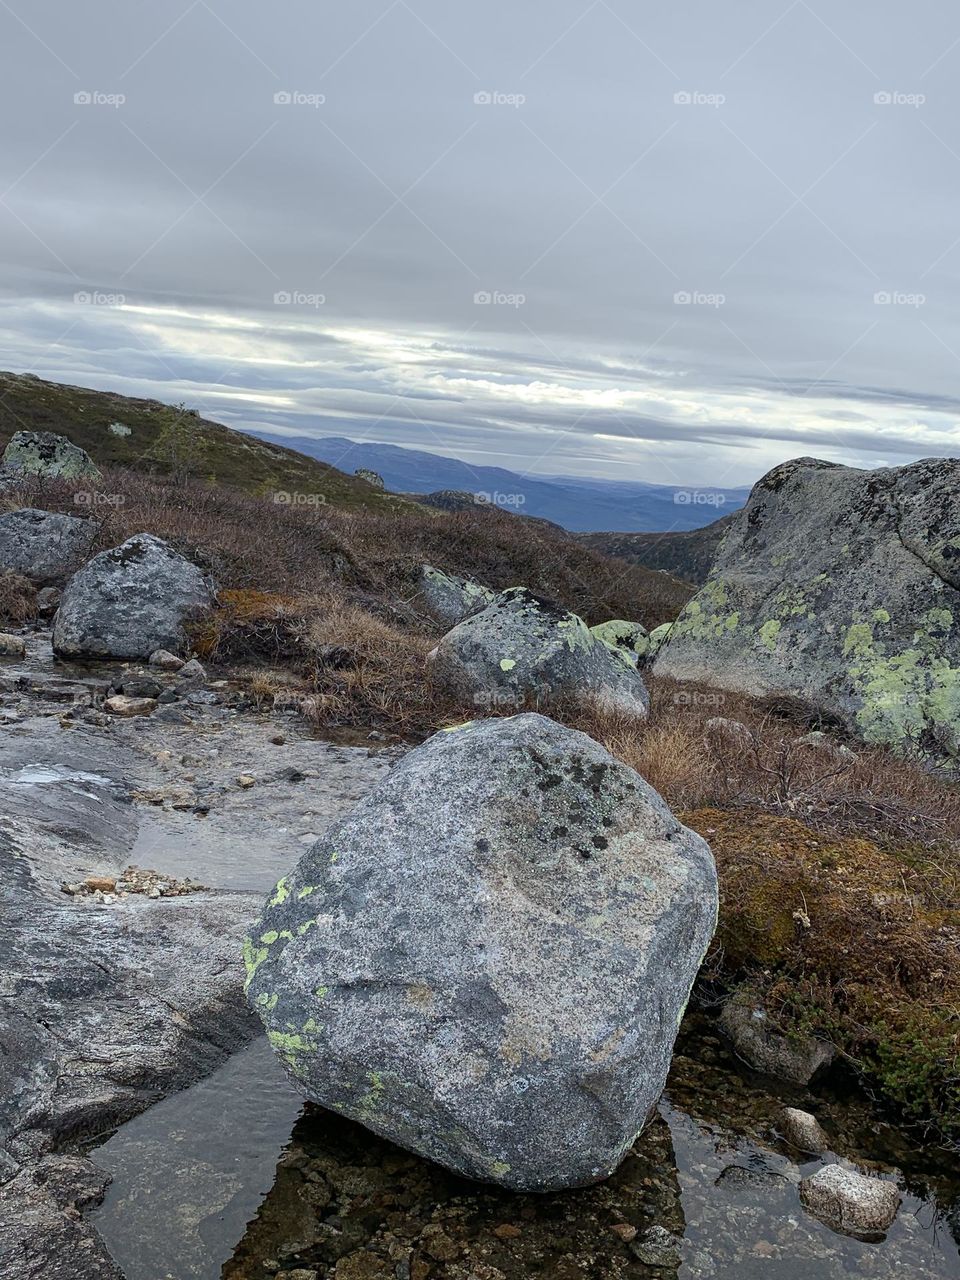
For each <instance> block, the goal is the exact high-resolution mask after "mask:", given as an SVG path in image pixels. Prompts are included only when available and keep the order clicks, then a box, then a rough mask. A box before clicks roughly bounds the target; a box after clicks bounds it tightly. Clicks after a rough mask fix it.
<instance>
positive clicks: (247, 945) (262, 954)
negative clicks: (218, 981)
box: [243, 938, 269, 991]
mask: <svg viewBox="0 0 960 1280" xmlns="http://www.w3.org/2000/svg"><path fill="white" fill-rule="evenodd" d="M268 954H269V952H268V951H267V948H266V947H258V946H257V945H256V943H255V942H254V941H253V939H252V938H244V940H243V967H244V968H245V969H246V971H247V976H246V980H245V982H244V984H243V989H244V991H246V990H247V989H248V987H249V986H250V983H251V982H252V981H253V977H254V974H255V973H256V972H257V970H258V969H259V968H260V966H261V965H262V964H263V962H264V960H266V958H267V956H268Z"/></svg>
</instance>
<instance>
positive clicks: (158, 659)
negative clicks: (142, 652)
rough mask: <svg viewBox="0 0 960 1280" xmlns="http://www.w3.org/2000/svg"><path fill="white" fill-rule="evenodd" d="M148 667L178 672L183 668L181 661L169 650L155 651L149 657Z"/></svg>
mask: <svg viewBox="0 0 960 1280" xmlns="http://www.w3.org/2000/svg"><path fill="white" fill-rule="evenodd" d="M150 666H151V667H159V668H160V669H161V671H179V670H180V668H181V667H182V666H183V659H182V658H178V657H177V655H176V654H175V653H171V652H170V650H169V649H155V650H154V651H153V653H151V655H150Z"/></svg>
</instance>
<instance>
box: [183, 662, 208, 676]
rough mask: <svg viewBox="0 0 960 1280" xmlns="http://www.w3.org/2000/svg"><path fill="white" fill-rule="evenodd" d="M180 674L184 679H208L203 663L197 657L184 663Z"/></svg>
mask: <svg viewBox="0 0 960 1280" xmlns="http://www.w3.org/2000/svg"><path fill="white" fill-rule="evenodd" d="M180 675H181V677H182V678H183V679H184V680H206V678H207V672H206V669H205V668H204V666H203V663H201V662H198V661H197V659H196V658H191V659H190V661H189V662H185V663H184V664H183V666H182V667H181V668H180Z"/></svg>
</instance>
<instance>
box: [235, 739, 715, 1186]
mask: <svg viewBox="0 0 960 1280" xmlns="http://www.w3.org/2000/svg"><path fill="white" fill-rule="evenodd" d="M716 911H717V883H716V872H715V868H714V864H713V858H712V856H711V854H710V850H709V848H708V846H707V845H706V843H705V842H704V841H703V840H702V839H701V838H700V837H699V836H697V835H696V834H694V833H693V832H691V831H689V830H687V829H686V828H684V827H682V826H681V825H680V824H679V823H678V822H677V821H676V819H675V818H674V817H673V815H672V814H671V813H670V811H669V810H668V809H667V807H666V805H665V804H664V803H663V801H662V800H661V799H660V797H659V796H658V795H657V794H656V792H655V791H653V790H652V788H651V787H649V786H648V785H647V784H646V783H645V782H644V781H643V779H642V778H640V777H639V775H638V774H636V773H635V772H634V771H633V770H631V769H629V768H628V767H627V766H625V765H623V764H620V763H619V762H617V761H616V760H614V759H613V757H612V756H610V755H609V754H608V753H607V752H606V751H605V750H604V749H603V748H602V747H600V746H599V745H598V744H597V743H595V742H593V741H592V740H591V739H590V738H588V737H587V736H586V735H584V734H581V733H577V732H574V731H573V730H570V729H567V728H564V727H563V726H561V725H559V724H556V723H554V722H553V721H551V720H547V719H545V718H543V717H542V716H538V715H522V716H515V717H513V718H510V719H492V720H481V721H476V722H474V723H472V724H468V725H464V726H461V727H459V728H457V729H454V730H450V731H446V732H441V733H439V734H436V735H435V736H434V737H433V738H431V739H429V741H428V742H426V743H425V744H424V745H423V746H422V747H419V748H418V749H416V750H414V751H411V752H410V753H409V754H408V755H407V756H405V758H404V759H403V760H402V762H401V763H400V764H399V765H397V766H396V767H395V768H394V770H393V772H392V773H391V774H390V775H389V776H388V777H387V778H386V779H385V781H384V782H383V783H382V784H381V785H380V786H379V787H378V788H377V789H376V790H375V791H374V792H372V793H371V794H370V795H369V796H368V797H367V798H366V799H364V800H363V801H362V802H361V803H360V805H359V806H358V807H357V808H356V809H355V810H354V811H353V812H352V813H351V814H350V815H349V816H348V817H347V818H345V819H344V820H343V821H341V822H340V823H338V824H337V825H336V826H335V827H334V828H332V829H331V830H330V831H329V832H328V834H327V835H325V836H324V837H323V838H322V839H321V840H319V841H318V842H317V844H315V845H314V846H313V848H312V849H310V850H309V852H308V853H307V854H306V855H305V856H304V857H303V859H302V860H301V862H300V865H299V866H298V867H297V869H296V871H295V872H294V873H293V874H292V875H290V876H288V877H285V878H284V879H282V880H281V881H280V883H279V884H278V885H277V887H276V889H275V891H274V893H273V894H272V895H271V896H270V898H269V900H268V902H267V905H266V907H265V908H264V910H263V914H262V915H261V917H260V919H259V921H258V923H257V925H256V927H255V928H254V929H253V931H252V932H251V934H250V936H249V938H248V940H247V943H246V950H245V958H246V964H247V974H248V979H247V980H248V998H249V999H250V1001H251V1002H252V1004H253V1006H254V1008H255V1009H256V1010H257V1011H258V1012H259V1014H260V1016H261V1017H262V1019H263V1021H264V1023H265V1025H266V1027H267V1032H268V1035H269V1037H270V1040H271V1042H272V1043H273V1045H274V1048H275V1049H276V1051H277V1053H278V1054H279V1055H280V1057H281V1059H282V1061H283V1062H284V1065H285V1066H286V1068H287V1071H288V1072H289V1074H290V1076H291V1079H292V1080H293V1081H294V1082H295V1083H296V1084H297V1086H298V1087H299V1088H300V1089H302V1090H303V1092H304V1093H306V1094H307V1096H308V1097H310V1098H313V1099H314V1100H315V1101H318V1102H320V1103H322V1105H324V1106H325V1107H329V1108H332V1109H333V1110H335V1111H339V1112H341V1113H342V1114H344V1115H346V1116H349V1117H351V1118H353V1119H355V1120H359V1121H360V1122H362V1123H363V1124H365V1125H367V1126H368V1127H369V1128H371V1129H373V1130H374V1131H375V1132H377V1133H379V1134H381V1135H383V1136H385V1137H388V1138H390V1139H391V1140H392V1141H394V1142H397V1143H399V1144H401V1145H403V1146H406V1147H408V1148H410V1149H411V1150H414V1151H417V1152H419V1153H420V1154H422V1155H424V1156H426V1157H428V1158H430V1159H432V1160H434V1161H437V1162H439V1163H441V1164H444V1165H446V1166H447V1167H448V1168H451V1169H453V1170H455V1171H457V1172H460V1173H462V1174H465V1175H467V1176H469V1177H473V1178H477V1179H481V1180H484V1181H488V1182H494V1183H499V1184H501V1185H503V1186H507V1187H512V1188H520V1189H537V1190H544V1189H547V1188H559V1187H570V1186H578V1185H583V1184H587V1183H591V1182H595V1181H597V1180H599V1179H601V1178H603V1177H605V1176H606V1175H607V1174H609V1173H611V1172H612V1170H613V1169H614V1168H615V1167H616V1166H617V1164H618V1163H619V1161H620V1160H621V1158H622V1157H623V1155H624V1153H625V1152H626V1150H627V1149H628V1148H629V1146H630V1145H631V1144H632V1142H633V1141H634V1139H635V1137H636V1135H637V1134H638V1132H639V1131H640V1130H641V1129H642V1128H643V1126H644V1124H645V1123H646V1121H647V1119H648V1118H649V1116H650V1114H651V1111H652V1110H653V1108H654V1107H655V1105H656V1102H657V1100H658V1098H659V1096H660V1093H661V1090H662V1088H663V1085H664V1082H665V1080H666V1075H667V1070H668V1067H669V1064H670V1059H671V1054H672V1050H673V1044H674V1039H675V1037H676V1034H677V1029H678V1026H679V1022H680V1018H681V1016H682V1014H683V1010H684V1007H685V1005H686V1002H687V997H688V995H689V991H690V987H691V985H692V983H693V980H694V977H695V975H696V972H697V969H698V967H699V965H700V962H701V960H702V958H703V955H704V952H705V950H706V947H707V945H708V943H709V940H710V937H711V935H712V933H713V929H714V926H715V921H716Z"/></svg>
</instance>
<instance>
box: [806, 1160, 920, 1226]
mask: <svg viewBox="0 0 960 1280" xmlns="http://www.w3.org/2000/svg"><path fill="white" fill-rule="evenodd" d="M800 1199H801V1201H802V1202H803V1205H804V1207H805V1208H806V1209H807V1210H809V1212H810V1213H812V1214H813V1216H814V1217H815V1218H819V1219H820V1221H821V1222H824V1223H826V1225H827V1226H828V1227H832V1228H833V1230H834V1231H841V1232H843V1233H844V1234H846V1235H852V1236H857V1237H859V1238H861V1239H866V1240H870V1239H878V1238H881V1237H882V1236H883V1235H884V1233H885V1232H886V1230H887V1228H888V1227H889V1226H890V1224H891V1223H892V1222H893V1220H894V1218H895V1217H896V1216H897V1210H898V1209H899V1208H900V1192H899V1191H898V1190H897V1188H896V1186H895V1185H894V1184H893V1183H892V1182H882V1181H881V1180H880V1179H879V1178H867V1177H864V1175H863V1174H862V1173H857V1172H856V1170H854V1169H845V1168H843V1166H841V1165H839V1164H828V1165H827V1166H826V1167H825V1168H823V1169H818V1170H817V1172H816V1173H814V1174H812V1175H811V1176H810V1177H809V1178H804V1180H803V1181H802V1182H801V1183H800Z"/></svg>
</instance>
